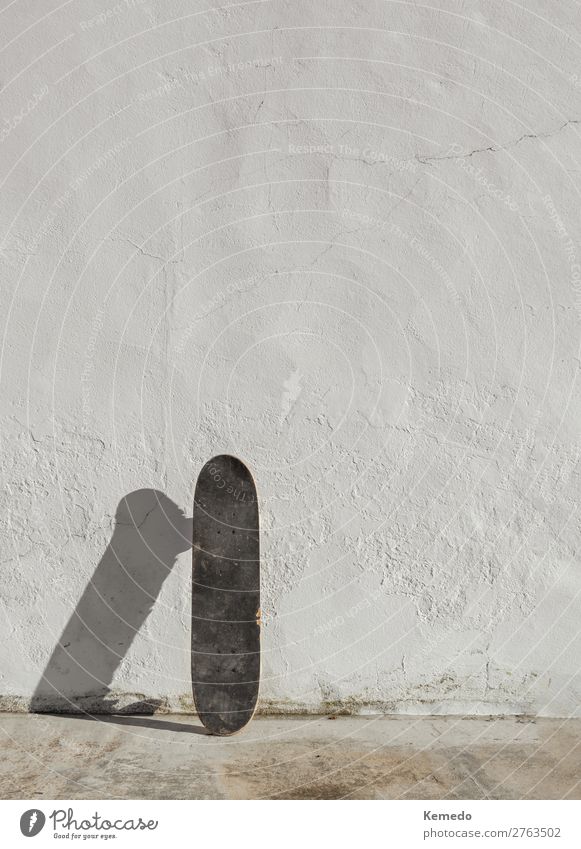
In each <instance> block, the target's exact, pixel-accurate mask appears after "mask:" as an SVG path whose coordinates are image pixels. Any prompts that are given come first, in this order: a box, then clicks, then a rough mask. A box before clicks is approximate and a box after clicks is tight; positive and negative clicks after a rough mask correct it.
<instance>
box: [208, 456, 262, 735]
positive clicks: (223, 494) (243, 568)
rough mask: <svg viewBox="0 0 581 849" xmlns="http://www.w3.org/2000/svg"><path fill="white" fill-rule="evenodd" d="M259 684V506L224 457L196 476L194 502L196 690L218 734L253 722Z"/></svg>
mask: <svg viewBox="0 0 581 849" xmlns="http://www.w3.org/2000/svg"><path fill="white" fill-rule="evenodd" d="M259 678H260V550H259V532H258V503H257V498H256V488H255V486H254V481H253V480H252V476H251V474H250V472H249V471H248V469H247V468H246V466H245V465H244V463H242V462H241V461H240V460H238V459H236V458H235V457H230V456H229V455H227V454H222V455H220V456H218V457H214V458H213V459H212V460H210V461H209V462H208V463H206V465H205V466H204V468H203V469H202V471H201V472H200V476H199V477H198V482H197V484H196V494H195V498H194V535H193V585H192V687H193V694H194V702H195V704H196V710H197V712H198V715H199V717H200V719H201V721H202V722H203V724H204V725H205V726H206V728H208V729H209V730H210V731H212V733H214V734H221V735H225V734H234V733H235V732H236V731H239V730H240V729H241V728H243V727H244V726H245V725H246V723H247V722H249V721H250V719H251V718H252V715H253V713H254V709H255V707H256V700H257V698H258V685H259Z"/></svg>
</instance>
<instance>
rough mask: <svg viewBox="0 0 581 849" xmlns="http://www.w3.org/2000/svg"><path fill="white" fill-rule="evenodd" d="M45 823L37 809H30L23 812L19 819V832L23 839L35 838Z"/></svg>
mask: <svg viewBox="0 0 581 849" xmlns="http://www.w3.org/2000/svg"><path fill="white" fill-rule="evenodd" d="M45 822H46V817H45V815H44V814H43V812H42V811H39V810H38V808H32V809H31V810H30V811H25V812H24V813H23V814H22V816H21V817H20V831H21V832H22V833H23V835H24V836H25V837H36V835H37V834H39V833H40V832H41V831H42V829H43V828H44V824H45Z"/></svg>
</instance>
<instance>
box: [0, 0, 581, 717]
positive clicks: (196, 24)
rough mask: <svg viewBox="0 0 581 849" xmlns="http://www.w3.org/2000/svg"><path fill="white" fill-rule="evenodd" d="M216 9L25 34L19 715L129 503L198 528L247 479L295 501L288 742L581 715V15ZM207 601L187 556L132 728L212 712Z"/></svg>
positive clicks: (11, 205)
mask: <svg viewBox="0 0 581 849" xmlns="http://www.w3.org/2000/svg"><path fill="white" fill-rule="evenodd" d="M204 5H205V4H200V3H197V2H196V3H194V4H193V5H192V4H190V3H185V2H181V0H179V2H176V0H170V2H168V3H164V4H158V3H155V2H152V1H151V0H143V2H138V0H135V2H134V3H129V2H127V3H126V2H123V3H119V4H113V3H112V4H111V5H110V6H106V5H103V4H101V5H97V4H96V3H89V2H79V3H76V4H74V6H70V5H68V6H66V7H63V8H62V9H60V8H57V5H56V4H51V8H50V9H48V7H47V10H46V13H45V17H44V18H43V20H42V22H39V21H38V18H39V12H38V10H37V9H36V8H35V6H34V5H33V4H32V3H24V4H20V3H19V4H16V5H15V6H11V7H10V8H9V9H7V10H6V11H5V13H4V15H3V18H4V20H5V26H4V29H3V37H2V41H3V43H6V42H10V43H9V44H8V46H7V47H6V49H5V51H4V52H3V53H2V57H1V59H0V62H1V65H0V69H1V73H0V79H1V84H2V90H1V91H0V100H1V102H2V107H3V115H4V116H6V117H5V120H4V123H3V125H2V128H1V131H0V140H1V141H0V154H1V158H0V169H1V174H2V181H3V182H2V195H1V197H2V203H1V212H0V215H1V220H0V224H1V234H2V241H1V242H0V245H1V253H0V274H1V281H2V284H1V289H0V301H1V311H0V314H1V315H2V316H3V337H2V343H3V346H2V360H1V363H2V364H1V381H2V384H1V392H0V399H1V400H0V404H1V412H2V437H3V439H2V463H1V471H2V484H3V485H2V505H1V509H0V541H1V552H2V556H1V570H2V580H1V591H0V601H1V603H2V604H1V613H2V615H1V618H0V644H1V645H2V646H3V649H2V664H1V669H0V694H1V695H2V697H3V699H2V704H3V705H4V706H5V707H17V708H18V707H26V705H27V704H28V699H30V697H31V696H32V694H33V693H34V691H35V688H36V687H37V684H38V681H39V678H40V676H41V675H42V672H43V669H44V668H45V666H46V664H47V663H49V660H50V657H51V652H52V651H53V649H54V647H55V645H57V644H58V642H59V640H60V638H61V634H62V632H63V629H64V628H65V626H66V623H67V622H68V620H69V618H70V616H71V614H72V613H73V611H74V609H75V606H76V605H77V603H78V602H79V599H80V598H81V596H82V594H83V592H84V590H85V587H86V586H87V584H88V582H89V581H90V580H91V576H92V575H93V573H94V572H95V570H96V569H97V566H98V564H99V563H100V562H101V560H102V558H103V555H104V552H105V551H106V550H107V547H108V545H109V542H110V540H111V537H112V534H113V530H114V526H115V513H116V510H117V506H118V503H119V501H120V499H121V498H122V497H123V496H125V495H126V494H127V493H130V492H132V491H134V490H138V489H142V488H151V489H155V490H160V491H162V492H163V493H165V494H166V495H167V496H168V497H169V498H170V499H172V501H173V502H174V503H175V504H177V505H178V506H179V508H181V509H182V510H183V511H185V513H186V514H187V515H188V516H191V502H192V495H193V488H194V483H195V478H196V475H197V473H198V471H199V469H200V468H201V466H202V464H203V463H204V462H205V461H206V460H207V459H208V458H209V457H211V456H212V455H213V454H215V453H222V452H230V453H234V454H236V455H238V456H240V457H242V458H243V459H244V460H245V461H246V462H247V463H248V465H249V466H250V468H251V469H252V470H253V472H254V474H255V477H256V480H257V485H258V489H259V493H260V497H261V511H262V551H263V623H264V627H263V648H264V655H263V683H262V690H261V707H262V709H263V710H272V711H282V710H287V711H300V710H325V711H327V710H328V711H354V712H359V711H375V710H388V711H395V712H409V713H414V712H419V713H425V712H433V713H464V712H465V713H479V714H488V713H504V712H506V713H513V712H517V713H541V714H545V715H557V716H559V715H567V716H568V715H572V714H573V713H575V712H576V711H577V710H578V705H579V698H580V695H581V682H580V680H579V673H578V668H579V662H578V658H579V612H580V604H579V597H580V592H581V575H580V572H579V562H578V551H579V518H578V512H577V505H578V497H579V484H580V480H579V459H580V450H581V443H580V440H579V421H580V420H581V415H580V414H581V409H580V406H581V405H580V403H579V393H578V375H579V365H580V359H579V338H580V328H581V273H580V272H581V269H580V267H579V263H580V262H581V246H580V243H579V185H580V181H579V174H580V173H581V144H580V128H579V126H578V125H579V122H580V120H581V118H580V117H579V116H581V87H580V84H579V77H581V71H580V70H579V69H580V67H581V52H580V51H581V21H580V20H579V18H578V13H577V12H576V11H575V10H574V8H573V7H569V6H565V5H564V4H555V3H549V2H545V0H535V2H533V3H531V4H527V6H526V7H522V6H518V5H516V4H513V3H505V2H489V0H487V1H486V2H469V3H458V2H452V0H443V2H440V3H438V4H436V6H435V7H430V6H429V5H419V4H414V3H386V2H375V1H374V0H369V2H365V3H362V2H355V3H347V2H343V1H341V2H326V1H325V0H324V1H323V2H317V3H305V2H302V0H298V2H292V3H289V2H280V1H279V0H272V2H270V0H268V2H250V3H241V4H238V5H236V6H229V7H227V8H224V9H221V10H219V9H216V10H209V11H208V10H204V8H203V6H204ZM44 11H45V10H44V9H43V12H44ZM19 34H20V35H19ZM134 518H135V521H136V523H137V524H139V523H140V522H141V521H143V520H144V516H136V517H134ZM145 521H146V522H150V521H153V520H152V519H150V518H149V517H148V518H147V520H145ZM189 599H190V556H189V553H188V552H187V551H182V552H181V553H180V554H179V556H178V557H177V561H176V562H175V565H174V564H173V563H172V564H170V568H168V569H167V575H164V579H163V582H162V583H161V588H160V592H159V595H158V596H157V598H156V599H155V601H154V603H153V602H152V604H151V609H150V610H149V611H146V614H147V615H146V616H145V619H144V622H143V624H142V626H141V627H140V628H139V629H138V630H137V632H136V633H135V634H133V635H132V637H131V639H130V640H129V641H128V644H127V645H124V646H123V647H122V648H121V649H119V658H118V663H117V664H116V668H115V670H114V676H113V678H112V680H111V682H108V683H109V684H110V689H111V691H112V694H113V696H114V698H116V699H118V705H122V704H126V703H128V702H132V701H135V698H136V696H138V697H139V698H142V697H144V698H151V699H157V700H158V701H159V703H160V705H161V707H162V708H164V707H165V708H171V709H178V710H179V709H186V710H187V709H189V707H190V703H189V701H188V700H189V693H190V687H189V653H188V652H189V622H188V615H189ZM144 615H145V614H144ZM65 671H66V670H65ZM71 682H72V683H70V685H66V683H65V685H63V687H64V690H65V693H64V695H65V696H68V697H79V696H86V695H91V694H90V693H88V692H76V691H75V686H74V682H73V676H71ZM67 687H68V689H67Z"/></svg>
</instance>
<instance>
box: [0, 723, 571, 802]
mask: <svg viewBox="0 0 581 849" xmlns="http://www.w3.org/2000/svg"><path fill="white" fill-rule="evenodd" d="M0 730H1V731H2V734H0V739H1V743H0V745H1V747H2V748H1V757H0V797H1V798H4V799H19V798H32V799H36V798H46V799H142V798H143V799H148V798H153V799H262V798H277V799H337V798H350V799H384V798H388V799H395V798H404V799H405V798H407V799H482V798H491V799H521V798H525V799H526V798H532V799H536V798H540V799H545V798H547V799H560V798H568V799H579V798H581V720H562V719H525V718H517V717H510V718H504V719H502V718H498V717H491V718H478V719H476V718H462V717H445V718H444V717H376V716H374V717H357V718H355V717H337V718H335V719H330V718H329V717H293V718H290V717H289V718H267V717H258V718H256V719H254V720H253V722H252V723H251V724H250V725H249V726H248V728H247V729H246V730H245V731H244V732H242V733H241V734H239V735H237V736H235V737H230V738H217V737H211V736H208V735H206V734H205V732H204V730H203V729H202V728H201V727H200V726H199V724H195V720H192V719H191V718H190V717H187V716H171V717H167V716H153V717H143V716H123V717H121V716H118V717H103V716H101V717H97V718H91V717H87V718H84V717H74V716H47V715H26V714H1V715H0Z"/></svg>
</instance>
